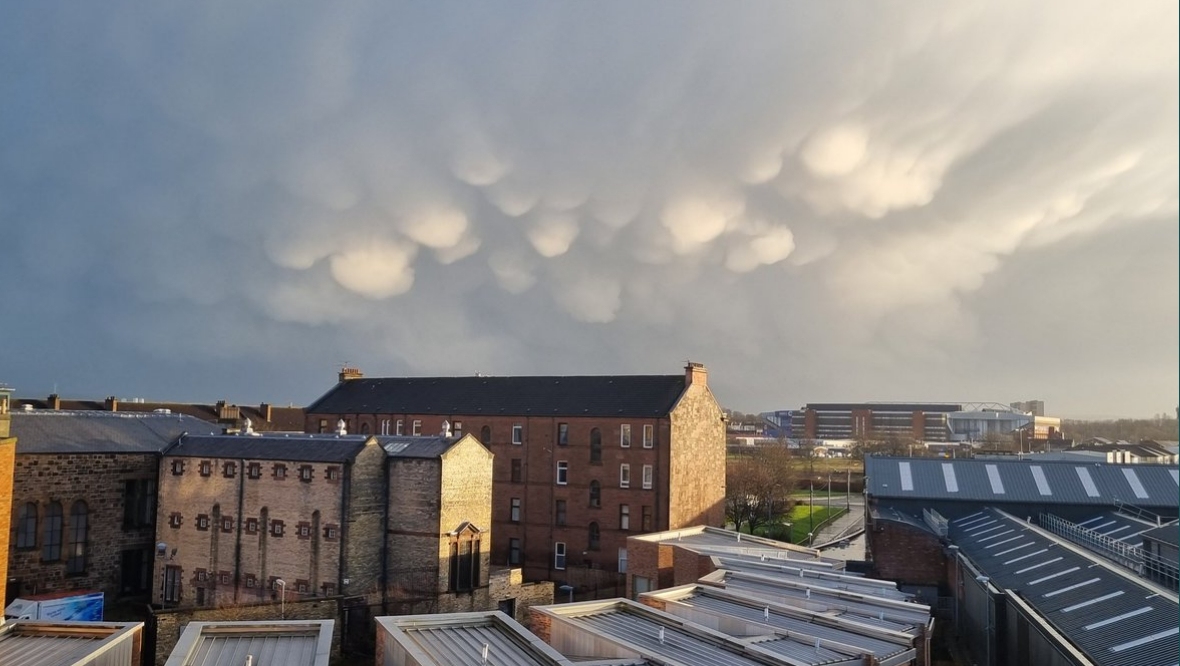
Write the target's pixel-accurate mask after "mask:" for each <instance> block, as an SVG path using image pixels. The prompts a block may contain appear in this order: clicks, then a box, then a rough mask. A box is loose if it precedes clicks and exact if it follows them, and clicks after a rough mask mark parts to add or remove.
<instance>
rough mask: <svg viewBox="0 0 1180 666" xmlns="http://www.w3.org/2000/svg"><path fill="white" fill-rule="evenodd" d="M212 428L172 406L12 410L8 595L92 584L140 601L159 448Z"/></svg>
mask: <svg viewBox="0 0 1180 666" xmlns="http://www.w3.org/2000/svg"><path fill="white" fill-rule="evenodd" d="M210 429H212V426H211V425H210V424H209V423H206V422H203V421H199V420H197V419H194V418H191V417H188V416H180V415H175V414H143V413H135V414H123V413H109V412H70V411H23V410H22V411H18V412H15V413H12V414H11V434H12V435H13V436H15V437H16V438H17V444H16V456H15V464H14V465H13V469H14V472H13V474H12V506H11V509H10V510H8V511H5V512H4V516H5V519H6V520H7V519H9V518H11V521H12V527H11V529H10V530H5V531H4V534H5V535H6V536H8V537H9V543H8V544H7V547H6V548H5V552H6V553H7V554H8V557H9V567H8V577H7V582H8V585H7V596H8V597H9V598H13V597H16V596H19V595H23V594H37V593H43V592H58V591H64V590H80V589H91V590H101V591H103V592H105V593H106V595H107V598H108V599H116V598H119V597H130V598H134V597H143V598H145V599H146V597H147V592H148V589H149V584H150V581H151V570H152V557H153V544H154V543H155V527H156V526H155V517H156V505H155V503H156V488H157V483H158V473H159V461H160V456H161V455H162V452H163V451H164V449H166V448H167V447H168V446H169V445H171V444H172V443H173V442H174V441H176V438H177V437H179V436H180V435H181V433H183V432H186V431H188V432H194V433H199V432H207V431H209V430H210ZM0 446H3V445H0ZM0 453H3V451H2V450H0ZM3 474H4V469H3V467H2V466H0V484H2V483H3V480H2V479H3ZM2 490H3V486H2V485H0V491H2Z"/></svg>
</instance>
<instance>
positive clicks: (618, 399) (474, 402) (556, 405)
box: [307, 375, 685, 417]
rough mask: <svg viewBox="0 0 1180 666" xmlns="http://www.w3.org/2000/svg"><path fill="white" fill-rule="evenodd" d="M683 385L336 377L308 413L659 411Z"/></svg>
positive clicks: (586, 379) (674, 380)
mask: <svg viewBox="0 0 1180 666" xmlns="http://www.w3.org/2000/svg"><path fill="white" fill-rule="evenodd" d="M684 388H685V378H684V376H683V375H601V376H581V377H387V378H369V379H364V378H362V379H350V380H346V381H343V382H340V383H338V384H337V385H336V386H334V387H333V388H332V389H331V390H330V391H328V392H327V393H326V394H324V396H323V397H321V398H320V399H319V400H316V401H315V402H314V403H312V404H311V405H310V406H309V407H308V408H307V413H308V414H313V413H315V414H358V413H365V414H374V413H376V414H442V415H451V414H455V415H460V414H462V415H488V416H493V415H496V416H501V415H502V416H547V415H553V416H570V417H574V416H592V417H616V416H619V417H621V416H631V417H659V416H665V415H667V414H668V413H669V412H670V411H671V410H672V407H673V406H674V405H675V404H676V401H677V399H679V398H680V395H681V394H682V393H684Z"/></svg>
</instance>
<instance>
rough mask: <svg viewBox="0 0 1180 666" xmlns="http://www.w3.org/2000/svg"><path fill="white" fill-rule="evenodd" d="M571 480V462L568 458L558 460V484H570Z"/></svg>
mask: <svg viewBox="0 0 1180 666" xmlns="http://www.w3.org/2000/svg"><path fill="white" fill-rule="evenodd" d="M569 482H570V464H569V461H567V460H558V461H557V485H559V486H568V485H569Z"/></svg>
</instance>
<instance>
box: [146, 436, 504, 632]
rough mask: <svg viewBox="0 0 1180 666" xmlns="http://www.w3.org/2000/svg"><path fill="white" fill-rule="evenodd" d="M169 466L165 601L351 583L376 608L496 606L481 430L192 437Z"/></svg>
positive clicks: (324, 589)
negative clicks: (476, 434) (477, 435)
mask: <svg viewBox="0 0 1180 666" xmlns="http://www.w3.org/2000/svg"><path fill="white" fill-rule="evenodd" d="M160 479H161V481H160V507H159V515H158V518H157V521H158V525H159V529H158V540H159V541H160V542H161V543H162V544H163V545H162V546H161V548H162V550H163V551H164V553H163V555H162V556H161V557H160V559H159V562H158V565H159V570H158V571H157V572H156V577H157V578H156V585H155V588H154V589H155V596H156V601H157V603H160V604H162V605H165V606H205V607H223V606H232V605H238V604H248V603H258V602H265V601H268V600H269V601H274V600H279V599H280V598H282V599H286V600H294V599H304V598H307V597H315V596H334V595H344V596H346V597H348V598H350V599H353V600H360V599H363V602H359V603H363V605H366V606H369V607H370V608H371V609H372V610H373V611H374V612H377V613H389V612H398V611H400V612H453V611H466V610H487V609H489V608H495V607H496V602H497V601H498V600H495V599H492V598H491V597H490V596H489V594H490V593H489V583H488V573H489V565H490V558H489V553H490V549H491V508H490V497H491V492H492V456H491V454H490V453H489V452H488V451H487V449H485V448H484V447H483V446H482V445H481V444H480V443H479V442H478V441H476V440H475V439H474V438H473V437H463V438H459V439H455V438H453V437H446V436H440V435H434V436H421V437H395V436H391V437H377V436H372V435H347V434H340V435H336V434H325V435H320V434H313V435H290V436H274V435H272V436H250V435H216V436H201V437H182V438H181V439H180V441H179V443H178V444H177V445H176V446H175V447H173V448H172V449H170V450H169V451H168V453H167V455H166V456H165V457H164V459H163V461H162V464H161V469H160ZM161 577H162V580H161ZM278 581H282V583H280V582H278ZM510 592H511V591H510V590H509V591H507V592H506V593H510ZM354 603H356V602H354Z"/></svg>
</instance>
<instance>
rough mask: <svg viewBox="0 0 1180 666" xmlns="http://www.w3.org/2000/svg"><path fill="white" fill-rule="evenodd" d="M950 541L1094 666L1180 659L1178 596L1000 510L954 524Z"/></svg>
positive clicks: (1141, 665)
mask: <svg viewBox="0 0 1180 666" xmlns="http://www.w3.org/2000/svg"><path fill="white" fill-rule="evenodd" d="M950 538H951V540H952V541H953V542H954V543H955V545H957V546H958V547H959V548H960V550H961V551H962V553H963V554H964V555H965V556H966V557H967V558H968V559H970V560H971V561H972V562H973V563H974V564H975V566H976V568H978V569H979V570H980V571H981V572H982V573H983V574H984V575H986V576H988V577H990V578H991V582H992V584H993V585H996V586H997V587H1000V588H1003V589H1006V590H1009V591H1015V592H1017V593H1018V594H1019V595H1020V596H1021V598H1023V599H1024V600H1025V601H1027V602H1028V603H1029V604H1030V605H1032V606H1033V607H1034V608H1035V609H1036V610H1037V612H1038V613H1040V615H1041V616H1042V617H1043V618H1045V620H1047V621H1048V622H1049V623H1050V624H1052V625H1053V626H1055V627H1056V628H1057V629H1058V630H1059V631H1060V632H1061V633H1062V634H1063V635H1064V636H1065V637H1066V638H1068V639H1069V641H1070V642H1071V643H1073V644H1074V645H1076V646H1077V647H1078V648H1079V649H1081V650H1082V651H1083V652H1085V653H1086V654H1087V655H1088V656H1089V657H1090V659H1091V660H1092V661H1093V662H1094V663H1096V664H1101V665H1103V666H1144V665H1145V664H1171V663H1174V662H1175V660H1176V654H1177V653H1180V635H1178V632H1177V626H1180V604H1178V603H1177V598H1176V595H1175V594H1174V593H1170V592H1165V591H1164V590H1163V588H1160V587H1157V586H1153V585H1150V584H1148V583H1147V582H1146V581H1143V580H1142V579H1139V578H1136V577H1135V576H1134V574H1131V573H1129V572H1127V573H1121V572H1120V571H1119V567H1118V565H1115V564H1110V563H1107V562H1105V561H1104V560H1102V559H1101V558H1099V557H1097V556H1093V555H1088V554H1084V551H1079V550H1075V549H1074V548H1073V547H1070V545H1069V544H1068V543H1067V542H1065V541H1063V540H1061V539H1058V538H1056V537H1054V536H1052V535H1050V534H1048V533H1046V532H1042V531H1040V530H1037V529H1035V528H1033V527H1032V526H1031V525H1029V524H1027V523H1026V522H1025V521H1023V520H1020V519H1017V518H1015V517H1013V516H1011V515H1009V514H1006V513H1004V512H1002V511H999V510H997V509H991V508H989V509H985V510H983V511H980V512H978V513H975V514H972V515H970V516H965V517H963V518H959V519H957V520H954V521H951V525H950Z"/></svg>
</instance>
